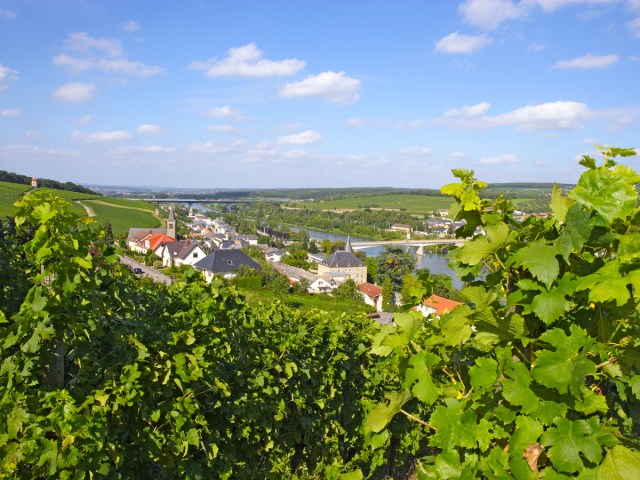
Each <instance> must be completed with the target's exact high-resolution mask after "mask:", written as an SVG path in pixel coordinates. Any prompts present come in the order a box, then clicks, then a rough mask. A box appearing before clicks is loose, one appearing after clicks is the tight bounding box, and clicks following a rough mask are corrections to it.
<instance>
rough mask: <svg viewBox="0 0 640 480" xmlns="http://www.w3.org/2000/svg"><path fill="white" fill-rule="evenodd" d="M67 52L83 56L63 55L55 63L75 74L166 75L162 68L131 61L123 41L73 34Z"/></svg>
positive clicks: (67, 41)
mask: <svg viewBox="0 0 640 480" xmlns="http://www.w3.org/2000/svg"><path fill="white" fill-rule="evenodd" d="M65 49H66V50H68V51H72V52H75V53H78V54H80V56H72V55H69V54H66V53H61V54H60V55H56V56H55V57H53V60H52V61H51V63H53V65H55V66H56V67H59V68H62V69H64V70H67V71H68V72H70V73H73V74H78V73H82V72H85V71H88V70H101V71H103V72H106V73H121V74H124V75H129V76H132V77H150V76H153V75H159V74H161V73H163V72H164V69H163V68H161V67H156V66H153V65H146V64H144V63H142V62H136V61H131V60H127V59H126V58H125V57H124V51H123V49H122V44H121V43H120V41H118V40H113V39H108V38H95V37H92V36H90V35H88V34H86V33H84V32H77V33H70V34H69V36H68V37H67V40H66V41H65Z"/></svg>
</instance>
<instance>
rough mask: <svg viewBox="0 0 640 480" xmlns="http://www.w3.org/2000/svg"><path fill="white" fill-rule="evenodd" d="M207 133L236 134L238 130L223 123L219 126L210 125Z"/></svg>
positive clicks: (206, 128)
mask: <svg viewBox="0 0 640 480" xmlns="http://www.w3.org/2000/svg"><path fill="white" fill-rule="evenodd" d="M205 130H206V131H207V132H215V133H236V132H237V131H238V130H237V129H236V127H234V126H233V125H230V124H228V123H223V124H219V125H208V126H207V127H205Z"/></svg>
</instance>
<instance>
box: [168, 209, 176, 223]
mask: <svg viewBox="0 0 640 480" xmlns="http://www.w3.org/2000/svg"><path fill="white" fill-rule="evenodd" d="M169 221H170V222H175V221H176V217H175V216H174V215H173V207H169Z"/></svg>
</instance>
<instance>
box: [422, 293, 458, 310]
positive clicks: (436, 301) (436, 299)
mask: <svg viewBox="0 0 640 480" xmlns="http://www.w3.org/2000/svg"><path fill="white" fill-rule="evenodd" d="M423 303H424V305H426V306H427V307H431V308H433V309H435V311H436V314H437V315H442V314H443V313H444V312H450V311H451V310H453V309H454V308H456V307H457V306H458V305H462V303H460V302H456V301H454V300H449V299H448V298H444V297H440V296H438V295H431V296H430V297H429V298H427V299H426V300H425V301H424V302H423Z"/></svg>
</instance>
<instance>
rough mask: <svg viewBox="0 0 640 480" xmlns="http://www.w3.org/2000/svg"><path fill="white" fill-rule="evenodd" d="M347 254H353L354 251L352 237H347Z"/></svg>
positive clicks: (345, 248)
mask: <svg viewBox="0 0 640 480" xmlns="http://www.w3.org/2000/svg"><path fill="white" fill-rule="evenodd" d="M344 251H345V252H351V253H353V249H352V248H351V236H349V235H347V243H346V244H345V245H344Z"/></svg>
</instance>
